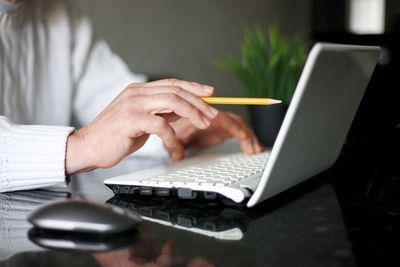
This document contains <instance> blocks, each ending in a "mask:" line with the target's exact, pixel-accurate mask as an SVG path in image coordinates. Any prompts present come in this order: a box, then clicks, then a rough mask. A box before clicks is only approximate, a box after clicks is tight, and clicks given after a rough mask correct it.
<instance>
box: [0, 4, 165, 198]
mask: <svg viewBox="0 0 400 267" xmlns="http://www.w3.org/2000/svg"><path fill="white" fill-rule="evenodd" d="M144 79H145V77H144V76H141V75H135V74H132V73H131V72H130V71H129V70H128V68H127V66H126V65H125V64H124V63H123V62H122V61H121V59H120V58H119V57H117V56H116V55H114V54H113V53H112V52H111V51H110V49H109V47H108V46H107V44H106V43H105V42H104V41H101V40H96V39H95V38H94V37H93V33H92V28H91V25H90V23H89V21H88V20H87V18H86V17H84V16H81V15H80V14H79V13H78V12H76V10H74V9H72V8H71V7H70V6H69V5H68V4H66V3H64V2H63V1H59V0H29V1H23V2H22V3H21V4H20V6H19V7H18V8H16V9H15V10H12V9H10V8H5V6H2V5H0V115H2V116H1V117H0V192H3V191H11V190H22V189H32V188H38V187H44V186H49V185H54V184H58V183H62V182H64V181H65V171H64V170H65V150H66V140H67V137H68V135H69V134H70V133H71V131H73V128H71V127H68V126H71V125H73V126H75V127H79V126H83V125H86V124H87V123H89V122H90V121H91V120H92V119H93V118H94V117H95V116H96V115H97V114H98V113H99V112H100V111H101V110H102V109H103V108H104V107H105V106H106V105H107V104H108V103H109V102H111V100H112V99H113V98H114V97H115V96H117V95H118V93H119V92H120V91H121V90H122V89H124V88H125V87H126V85H128V84H129V83H132V82H138V81H140V82H142V81H144ZM37 125H52V126H37ZM56 126H57V127H56ZM152 140H154V138H153V139H152ZM155 143H157V144H153V146H154V145H155V146H159V147H161V146H160V145H159V141H158V140H156V142H155ZM146 146H149V145H148V144H147V145H146ZM150 146H151V144H150ZM150 150H154V147H153V148H150Z"/></svg>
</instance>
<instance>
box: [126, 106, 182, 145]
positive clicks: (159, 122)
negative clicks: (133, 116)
mask: <svg viewBox="0 0 400 267" xmlns="http://www.w3.org/2000/svg"><path fill="white" fill-rule="evenodd" d="M139 120H140V121H138V122H137V124H138V125H139V129H140V131H142V132H144V133H148V134H156V135H158V136H159V137H160V138H161V140H162V141H163V143H164V146H165V147H166V148H167V149H169V150H172V149H173V148H174V147H175V146H176V145H177V142H178V141H177V139H176V135H175V131H174V129H173V128H172V127H171V126H170V125H169V123H168V122H167V121H166V120H165V119H164V118H162V117H160V116H156V115H149V114H142V115H141V116H140V119H139ZM133 128H134V131H133V134H134V135H135V136H131V137H132V138H136V137H137V136H136V135H137V134H136V131H135V130H136V128H137V126H135V127H133Z"/></svg>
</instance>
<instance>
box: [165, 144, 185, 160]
mask: <svg viewBox="0 0 400 267" xmlns="http://www.w3.org/2000/svg"><path fill="white" fill-rule="evenodd" d="M165 148H166V150H167V151H168V154H169V155H170V156H171V158H172V159H173V160H181V159H183V158H184V156H185V147H184V146H183V144H182V143H181V142H179V141H177V143H176V145H175V146H174V147H165Z"/></svg>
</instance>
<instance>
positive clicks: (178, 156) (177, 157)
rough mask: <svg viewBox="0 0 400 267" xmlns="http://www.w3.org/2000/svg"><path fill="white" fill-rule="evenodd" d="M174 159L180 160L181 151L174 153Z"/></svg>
mask: <svg viewBox="0 0 400 267" xmlns="http://www.w3.org/2000/svg"><path fill="white" fill-rule="evenodd" d="M172 159H173V160H180V159H181V153H179V151H176V152H174V153H172Z"/></svg>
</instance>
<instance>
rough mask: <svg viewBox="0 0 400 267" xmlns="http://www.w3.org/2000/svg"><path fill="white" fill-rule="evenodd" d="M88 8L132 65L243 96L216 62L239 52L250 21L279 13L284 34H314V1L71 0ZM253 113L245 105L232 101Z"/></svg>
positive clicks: (268, 19) (100, 29)
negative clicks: (215, 64)
mask: <svg viewBox="0 0 400 267" xmlns="http://www.w3.org/2000/svg"><path fill="white" fill-rule="evenodd" d="M71 2H73V3H74V4H75V5H76V6H77V7H79V8H80V10H81V11H82V12H84V13H85V14H87V15H88V16H89V17H90V18H91V20H92V22H93V25H94V29H95V32H96V34H97V35H98V36H99V37H101V38H103V39H105V40H106V41H107V42H108V43H109V45H110V46H111V48H112V49H113V51H114V52H116V53H117V54H118V55H120V56H121V57H122V58H123V59H124V60H125V62H126V63H127V64H128V65H129V67H130V68H131V70H133V71H136V72H143V73H145V74H147V75H149V77H151V78H153V77H154V78H158V77H166V76H168V77H169V76H171V77H179V78H182V79H187V80H194V81H199V82H203V83H207V84H211V85H213V86H215V87H216V95H220V96H243V91H242V90H241V88H240V86H239V85H238V84H237V83H236V81H235V80H234V79H233V77H231V76H230V75H229V74H228V73H226V72H222V71H220V70H217V69H215V68H214V67H212V66H211V61H212V60H213V59H215V58H217V57H220V56H222V55H226V54H234V55H237V54H238V53H239V50H240V43H241V40H242V36H243V32H244V29H245V28H246V27H249V26H252V25H255V24H257V25H260V26H261V27H263V28H265V29H267V27H268V26H269V25H270V24H271V23H272V21H273V20H274V19H277V20H279V26H280V28H281V31H282V32H283V33H284V34H287V35H292V34H294V33H297V32H298V33H300V34H302V35H304V36H308V35H309V34H310V30H311V29H310V22H311V21H310V15H311V1H310V0H301V1H292V0H246V1H243V0H197V1H187V0H168V1H165V0H145V1H143V0H141V1H140V0H114V1H107V0H96V1H90V0H71ZM224 109H229V110H233V111H236V112H239V113H241V114H242V115H244V116H247V113H246V110H245V107H240V106H226V107H224Z"/></svg>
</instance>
